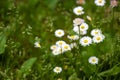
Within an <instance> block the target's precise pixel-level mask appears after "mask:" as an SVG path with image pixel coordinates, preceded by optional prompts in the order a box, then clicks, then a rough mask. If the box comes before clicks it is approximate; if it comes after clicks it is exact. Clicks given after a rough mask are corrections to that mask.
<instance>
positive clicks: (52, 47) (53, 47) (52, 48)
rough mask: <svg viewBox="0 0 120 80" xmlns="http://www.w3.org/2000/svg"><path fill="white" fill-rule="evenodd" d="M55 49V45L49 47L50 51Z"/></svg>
mask: <svg viewBox="0 0 120 80" xmlns="http://www.w3.org/2000/svg"><path fill="white" fill-rule="evenodd" d="M57 47H58V46H57V45H52V46H51V47H50V49H51V50H55V49H56V48H57Z"/></svg>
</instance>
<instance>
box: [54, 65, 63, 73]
mask: <svg viewBox="0 0 120 80" xmlns="http://www.w3.org/2000/svg"><path fill="white" fill-rule="evenodd" d="M53 72H55V73H57V74H58V73H61V72H62V68H61V67H55V68H54V69H53Z"/></svg>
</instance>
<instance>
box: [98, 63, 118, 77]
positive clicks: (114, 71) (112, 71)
mask: <svg viewBox="0 0 120 80" xmlns="http://www.w3.org/2000/svg"><path fill="white" fill-rule="evenodd" d="M118 73H120V64H117V65H115V66H114V67H113V68H111V69H109V70H106V71H103V72H101V73H99V74H98V75H99V76H112V75H117V74H118Z"/></svg>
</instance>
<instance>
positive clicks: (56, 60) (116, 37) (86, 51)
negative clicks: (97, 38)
mask: <svg viewBox="0 0 120 80" xmlns="http://www.w3.org/2000/svg"><path fill="white" fill-rule="evenodd" d="M118 2H119V3H118V6H117V7H114V8H111V7H110V1H107V0H106V4H105V6H103V7H99V6H96V5H95V4H94V0H91V2H89V1H88V0H86V3H85V4H84V5H80V4H76V1H75V0H52V1H50V0H1V1H0V80H58V79H62V80H120V76H119V75H120V59H119V58H120V1H118ZM77 6H82V7H83V8H84V11H85V14H84V15H81V16H77V15H75V14H74V13H73V9H74V8H75V7H77ZM87 15H89V16H90V17H91V18H92V21H89V20H87V18H86V16H87ZM77 17H79V18H82V19H84V20H85V22H86V23H87V24H88V25H89V29H88V33H87V35H88V36H90V31H91V30H93V29H95V28H98V29H100V30H101V31H102V33H103V34H104V35H105V40H104V41H103V42H101V43H99V44H95V43H94V44H91V45H90V46H86V47H83V46H81V45H80V44H79V43H78V42H79V41H76V42H77V43H78V44H77V48H74V49H72V50H71V51H67V52H65V53H64V54H60V55H56V56H55V55H53V54H52V51H51V50H50V46H51V45H53V44H55V43H56V41H58V40H64V41H66V43H68V44H69V43H71V41H70V40H69V39H68V38H67V35H70V34H75V33H74V32H73V30H72V29H73V20H74V19H75V18H77ZM57 29H63V30H64V31H65V35H64V37H62V38H57V37H55V35H54V32H55V31H56V30H57ZM36 37H38V39H37V40H36ZM80 37H82V36H80ZM35 41H38V42H40V45H41V48H36V47H34V43H35ZM91 56H97V57H98V59H99V62H98V64H97V65H92V64H90V63H89V62H88V58H89V57H91ZM56 66H60V67H61V68H62V72H61V73H59V74H56V73H55V72H53V69H54V67H56Z"/></svg>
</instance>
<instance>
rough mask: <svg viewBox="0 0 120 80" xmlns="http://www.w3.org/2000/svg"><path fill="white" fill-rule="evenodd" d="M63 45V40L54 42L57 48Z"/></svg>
mask: <svg viewBox="0 0 120 80" xmlns="http://www.w3.org/2000/svg"><path fill="white" fill-rule="evenodd" d="M64 44H66V42H65V41H63V40H59V41H57V42H56V45H57V46H59V47H61V46H62V45H64Z"/></svg>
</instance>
